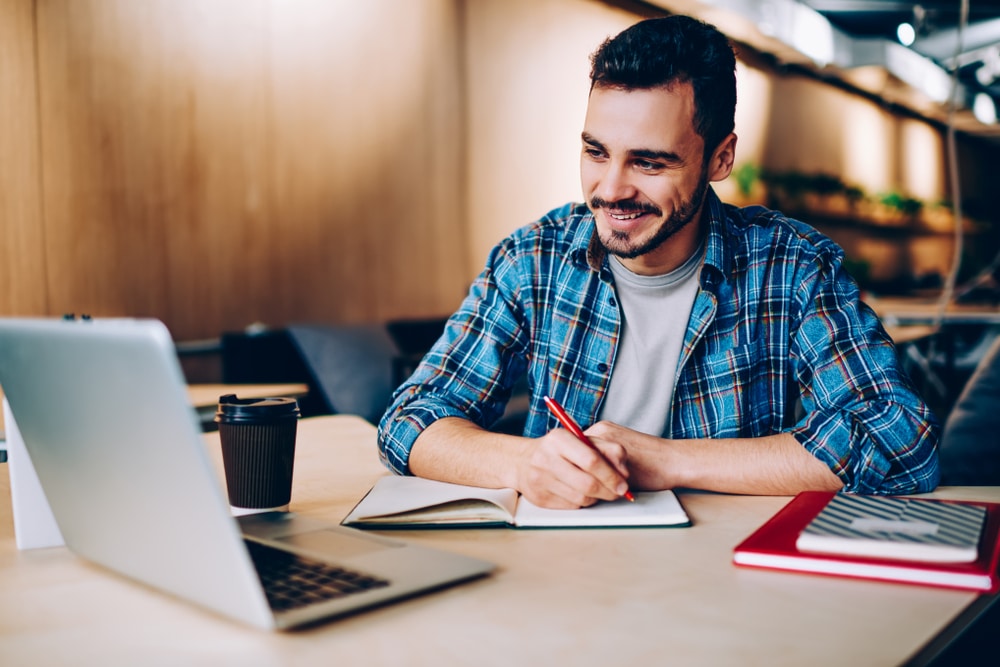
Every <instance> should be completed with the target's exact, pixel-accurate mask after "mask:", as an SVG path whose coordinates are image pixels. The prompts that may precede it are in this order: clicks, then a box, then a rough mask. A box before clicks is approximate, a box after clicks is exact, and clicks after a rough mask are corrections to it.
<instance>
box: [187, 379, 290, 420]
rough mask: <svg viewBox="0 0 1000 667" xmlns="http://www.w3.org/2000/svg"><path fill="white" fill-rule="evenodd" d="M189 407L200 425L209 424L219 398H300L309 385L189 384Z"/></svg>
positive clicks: (213, 416) (213, 417)
mask: <svg viewBox="0 0 1000 667" xmlns="http://www.w3.org/2000/svg"><path fill="white" fill-rule="evenodd" d="M187 390H188V397H189V398H190V400H191V405H193V406H194V407H195V409H196V410H197V411H198V419H200V420H201V423H202V424H203V425H204V424H210V423H211V422H212V420H213V419H215V411H216V409H217V408H218V405H219V397H220V396H224V395H225V394H236V395H237V396H239V397H240V398H268V397H270V396H283V397H288V398H302V397H303V396H305V395H306V394H308V393H309V385H306V384H299V383H292V384H189V385H188V387H187Z"/></svg>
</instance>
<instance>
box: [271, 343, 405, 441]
mask: <svg viewBox="0 0 1000 667" xmlns="http://www.w3.org/2000/svg"><path fill="white" fill-rule="evenodd" d="M287 332H288V336H289V338H290V339H291V341H292V344H293V345H294V346H295V348H296V349H297V350H298V352H299V355H300V356H301V358H302V360H303V362H304V363H305V366H306V368H307V369H308V371H309V374H310V377H311V380H312V382H311V384H312V385H313V386H315V387H316V388H317V389H318V390H319V393H320V394H321V395H322V397H323V399H324V400H325V401H326V407H327V408H328V410H329V412H330V413H334V414H336V413H347V414H354V415H358V416H360V417H363V418H365V419H367V420H368V421H369V422H371V423H373V424H377V423H378V422H379V420H380V419H381V418H382V414H383V413H384V412H385V409H386V408H387V407H388V405H389V400H390V398H391V397H392V391H393V389H394V387H395V385H394V384H393V360H394V359H395V358H396V356H397V354H398V353H397V350H396V346H395V344H394V343H393V341H392V339H391V338H390V336H389V334H388V333H387V332H386V329H385V326H384V325H381V324H378V325H368V324H364V325H325V324H295V325H290V326H289V327H288V328H287Z"/></svg>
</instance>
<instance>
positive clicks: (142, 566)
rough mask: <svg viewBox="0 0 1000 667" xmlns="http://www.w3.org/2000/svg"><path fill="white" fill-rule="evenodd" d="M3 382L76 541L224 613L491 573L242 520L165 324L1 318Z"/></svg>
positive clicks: (265, 612)
mask: <svg viewBox="0 0 1000 667" xmlns="http://www.w3.org/2000/svg"><path fill="white" fill-rule="evenodd" d="M0 386H3V389H4V393H5V394H6V397H7V399H8V400H9V402H10V408H11V411H12V413H13V417H14V418H15V419H16V420H17V426H18V428H19V431H20V434H21V436H22V438H23V441H24V445H25V446H26V450H27V453H28V455H29V457H30V463H31V464H33V466H34V470H35V471H36V472H37V475H38V480H39V481H40V482H41V487H42V489H43V491H44V492H45V496H46V498H47V499H48V502H49V505H50V506H51V509H52V514H53V516H54V517H55V520H56V522H57V523H58V527H59V530H60V531H61V533H62V536H63V538H64V539H65V543H66V545H67V546H68V547H69V548H70V549H71V550H72V551H73V552H75V553H76V554H77V555H79V556H80V557H82V558H85V559H86V560H88V561H91V562H93V563H96V564H98V565H101V566H103V567H104V568H106V569H107V570H109V571H111V572H114V573H116V574H119V575H122V576H125V577H128V578H131V579H134V580H137V581H140V582H143V583H145V584H147V585H149V586H151V587H153V588H156V589H159V590H161V591H163V592H166V593H169V594H171V595H174V596H176V597H179V598H181V599H184V600H188V601H190V602H193V603H195V604H198V605H201V606H203V607H207V608H209V609H211V610H214V611H216V612H218V613H220V614H223V615H225V616H228V617H231V618H234V619H238V620H240V621H243V622H246V623H249V624H252V625H255V626H259V627H263V628H269V629H270V628H290V627H295V626H299V625H303V624H307V623H313V622H316V621H318V620H321V619H325V618H329V617H332V616H337V615H341V614H346V613H349V612H353V611H357V610H359V609H363V608H367V607H370V606H373V605H376V604H383V603H385V602H387V601H390V600H396V599H399V598H402V597H406V596H410V595H413V594H415V593H418V592H422V591H428V590H430V589H434V588H438V587H441V586H444V585H447V584H453V583H456V582H459V581H464V580H467V579H471V578H473V577H477V576H481V575H484V574H486V573H488V572H490V571H491V570H492V569H493V565H492V564H490V563H487V562H484V561H481V560H477V559H473V558H468V557H465V556H461V555H458V554H452V553H448V552H444V551H438V550H434V549H428V548H423V547H418V546H415V545H411V544H408V543H405V542H402V541H398V540H389V539H385V538H380V537H378V536H374V535H366V534H364V533H362V532H361V531H356V530H351V529H348V528H343V527H340V526H336V525H330V524H327V523H323V522H319V521H316V520H310V519H308V518H306V517H302V516H298V515H296V514H294V513H287V512H270V513H265V514H256V515H250V516H246V517H240V519H239V520H237V519H235V518H234V517H233V516H232V515H231V513H230V508H229V504H228V502H227V500H226V494H225V489H224V484H223V482H222V480H221V479H220V478H219V475H218V474H217V473H216V471H215V469H214V468H213V466H212V464H211V461H210V458H209V456H208V451H207V445H206V443H205V441H204V440H203V438H202V434H201V430H200V428H199V425H198V420H197V416H196V414H195V411H194V409H193V408H192V407H191V406H190V405H189V404H188V397H187V392H186V388H185V382H184V377H183V374H182V372H181V369H180V364H179V362H178V360H177V357H176V353H175V351H174V345H173V341H172V340H171V337H170V334H169V332H168V331H167V329H166V327H164V325H163V324H162V323H160V322H158V321H155V320H117V319H116V320H69V321H67V320H58V319H10V318H0ZM304 578H307V579H311V580H313V581H314V582H315V581H318V580H323V581H324V582H326V583H324V586H323V591H322V592H321V593H318V594H312V593H304V592H302V591H296V590H293V589H292V588H291V584H292V583H294V582H297V581H301V580H302V579H304Z"/></svg>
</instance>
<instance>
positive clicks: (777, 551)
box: [733, 491, 1000, 593]
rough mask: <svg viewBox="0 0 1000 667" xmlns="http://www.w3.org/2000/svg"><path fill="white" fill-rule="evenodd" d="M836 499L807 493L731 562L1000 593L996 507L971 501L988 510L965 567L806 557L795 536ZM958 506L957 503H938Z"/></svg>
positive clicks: (999, 506) (826, 494)
mask: <svg viewBox="0 0 1000 667" xmlns="http://www.w3.org/2000/svg"><path fill="white" fill-rule="evenodd" d="M834 495H835V494H833V493H829V492H824V491H805V492H803V493H800V494H799V495H797V496H795V498H793V499H792V500H791V501H790V502H789V503H788V504H787V505H785V507H783V508H782V509H781V510H780V511H779V512H778V513H777V514H775V515H774V516H773V517H771V518H770V519H769V520H768V521H767V523H765V524H764V525H762V526H761V527H760V528H758V529H757V530H756V531H754V533H753V534H752V535H750V536H749V537H748V538H746V539H745V540H743V542H741V543H740V544H738V545H737V546H736V548H735V549H734V550H733V562H734V563H735V564H736V565H741V566H746V567H760V568H769V569H774V570H786V571H790V572H810V573H814V574H824V575H833V576H841V577H854V578H860V579H877V580H880V581H892V582H900V583H909V584H923V585H927V586H940V587H944V588H957V589H963V590H973V591H980V592H983V593H996V592H997V591H998V590H1000V578H998V576H997V561H998V558H1000V503H986V502H969V503H964V504H974V505H979V506H981V507H985V508H986V509H987V516H986V524H985V525H984V526H983V532H982V537H981V539H980V542H979V555H978V557H977V558H976V560H974V561H972V562H968V563H940V562H937V563H936V562H920V561H912V560H896V559H888V558H872V557H864V556H846V555H842V554H821V553H815V552H812V553H806V552H804V551H799V550H798V549H796V548H795V541H796V539H798V536H799V533H801V532H802V530H803V529H804V528H805V527H806V526H807V525H808V524H809V522H810V521H812V519H813V518H814V517H815V516H816V515H817V514H819V513H820V511H821V510H822V509H823V508H824V507H826V504H827V503H828V502H830V499H831V498H833V496H834ZM941 502H959V501H941Z"/></svg>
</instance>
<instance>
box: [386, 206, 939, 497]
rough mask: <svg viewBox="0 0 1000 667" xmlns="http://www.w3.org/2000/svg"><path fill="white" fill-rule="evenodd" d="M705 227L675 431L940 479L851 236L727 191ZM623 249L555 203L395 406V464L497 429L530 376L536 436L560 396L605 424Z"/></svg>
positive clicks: (486, 279) (496, 259)
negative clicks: (843, 239) (425, 444)
mask: <svg viewBox="0 0 1000 667" xmlns="http://www.w3.org/2000/svg"><path fill="white" fill-rule="evenodd" d="M705 222H707V238H706V254H705V262H704V265H703V267H702V269H701V275H700V278H699V279H700V289H699V291H698V294H697V296H696V297H695V301H694V306H693V308H692V311H691V316H690V319H689V321H688V325H687V333H686V335H685V338H684V346H683V350H682V352H681V359H680V362H679V364H678V368H677V371H676V377H675V384H676V386H675V390H674V396H673V403H672V409H671V417H670V423H669V426H668V428H667V432H666V433H664V434H663V435H664V437H667V438H754V437H760V436H766V435H772V434H776V433H781V432H788V433H791V434H792V435H793V436H794V437H795V438H796V439H797V440H798V441H799V442H800V443H802V445H803V446H804V447H805V448H806V449H807V450H808V451H809V452H811V453H812V454H813V455H814V456H816V457H817V458H818V459H820V460H821V461H823V462H824V463H826V464H827V465H828V466H829V467H830V469H831V470H832V471H833V472H834V473H835V474H836V475H837V476H838V477H839V478H840V479H841V481H842V482H843V484H844V489H843V490H844V491H847V492H853V493H877V494H900V493H916V492H923V491H930V490H932V489H933V488H934V487H935V486H937V483H938V477H939V471H938V458H937V440H938V432H939V426H938V424H937V421H936V420H935V418H934V416H933V414H932V413H931V412H930V410H929V409H928V407H927V406H926V405H925V404H924V402H923V401H922V400H921V399H920V397H919V396H918V395H917V393H916V392H915V390H914V388H913V386H912V384H911V382H910V380H909V379H908V377H907V376H906V375H905V374H904V373H903V372H902V371H901V369H900V367H899V364H898V361H897V357H896V352H895V349H894V347H893V344H892V342H891V339H890V338H889V337H888V335H887V334H886V333H885V331H884V329H883V328H882V326H881V324H880V323H879V320H878V318H877V317H876V315H875V314H874V312H873V311H872V310H871V309H870V308H869V307H868V306H867V305H865V304H864V303H862V302H861V301H860V299H859V294H858V289H857V286H856V285H855V283H854V281H853V280H852V279H851V278H850V277H849V276H848V274H847V272H846V271H845V269H844V266H843V252H842V251H841V249H840V248H839V247H838V246H836V245H835V244H834V243H833V242H832V241H830V240H829V239H828V238H826V237H825V236H823V235H821V234H820V233H819V232H817V231H816V230H814V229H812V228H811V227H809V226H807V225H805V224H803V223H801V222H798V221H796V220H791V219H788V218H786V217H784V216H783V215H781V214H780V213H778V212H776V211H771V210H768V209H765V208H762V207H748V208H744V209H740V208H736V207H733V206H728V205H723V204H722V203H721V202H720V201H719V199H718V197H716V195H715V194H714V192H710V193H709V195H708V197H706V208H705ZM607 262H608V259H607V257H606V256H605V253H604V251H603V248H602V247H601V246H600V244H599V243H597V241H596V237H595V227H594V220H593V216H592V214H591V213H590V211H589V210H588V209H587V208H586V206H584V205H582V204H576V205H573V204H568V205H566V206H564V207H562V208H559V209H556V210H554V211H552V212H550V213H549V214H548V215H546V216H545V217H544V218H542V219H541V220H539V221H538V222H536V223H534V224H532V225H528V226H526V227H524V228H522V229H520V230H518V231H516V232H514V233H513V234H512V235H511V236H509V237H508V238H506V239H505V240H504V241H502V242H501V243H500V244H499V245H497V246H496V247H495V248H494V249H493V251H492V252H491V254H490V256H489V259H488V261H487V265H486V268H485V270H484V271H483V272H482V274H480V276H479V277H478V278H477V279H476V280H475V282H474V283H473V285H472V287H471V289H470V291H469V294H468V296H467V297H466V298H465V300H464V302H463V303H462V305H461V307H460V308H459V310H458V312H456V313H455V315H453V316H452V317H451V319H450V320H449V322H448V325H447V327H446V329H445V332H444V334H443V336H442V337H441V339H440V340H439V341H438V342H437V343H436V344H435V345H434V347H433V348H432V349H431V351H430V352H429V353H428V354H427V356H426V357H425V358H424V360H423V361H422V362H421V364H420V366H419V367H418V368H417V370H416V372H415V373H414V374H413V376H412V377H411V378H410V379H409V380H407V381H406V382H405V383H404V384H403V385H402V386H401V387H400V388H399V389H398V390H397V391H396V393H395V395H394V398H393V402H392V404H391V405H390V407H389V409H388V411H387V412H386V414H385V416H384V417H383V418H382V421H381V424H380V427H379V454H380V456H381V458H382V460H383V462H384V463H385V465H386V466H387V467H389V468H390V469H391V470H393V471H394V472H396V473H399V474H409V469H408V465H407V462H408V458H409V453H410V448H411V447H412V445H413V442H414V440H416V438H417V436H418V435H419V434H420V432H421V431H422V430H423V429H424V428H426V427H427V426H428V425H429V424H431V423H432V422H433V421H435V420H437V419H441V418H442V417H464V418H467V419H470V420H472V421H473V422H475V423H477V424H479V425H481V426H483V427H487V428H488V427H489V426H490V425H491V424H493V423H494V422H496V421H497V420H498V419H499V418H500V417H501V416H502V414H503V411H504V408H505V406H506V403H507V401H508V399H509V397H510V395H511V391H512V389H513V387H514V384H515V382H517V381H518V380H519V379H520V378H521V377H523V376H524V374H525V373H526V374H527V380H528V384H529V386H530V390H531V399H530V401H531V403H530V411H529V415H528V419H527V424H526V426H525V432H524V434H525V435H526V436H530V437H540V436H542V435H544V434H545V433H546V432H548V431H549V430H551V429H553V428H555V427H556V426H557V423H556V421H555V419H554V418H553V417H552V416H551V415H550V414H549V412H548V410H547V409H546V408H545V405H544V403H543V402H542V397H543V396H545V395H549V396H552V397H553V398H555V399H556V400H558V401H559V402H560V403H562V405H563V406H564V407H565V408H566V410H567V412H569V413H570V414H571V415H572V416H573V417H574V418H575V419H576V420H577V421H578V422H579V423H581V424H584V425H586V424H591V423H593V422H594V420H595V419H596V416H597V414H598V410H599V409H600V407H601V403H602V401H603V400H604V396H605V392H606V391H607V388H608V384H609V379H610V375H611V368H612V367H613V366H614V360H615V351H616V349H617V343H618V338H619V334H620V330H621V318H620V314H619V308H618V301H617V298H616V296H615V288H614V281H613V278H612V275H611V270H610V269H609V268H608V264H607ZM625 426H627V424H625ZM705 446H706V447H710V446H711V444H710V443H706V444H705ZM747 446H748V447H752V446H753V445H752V444H748V445H747Z"/></svg>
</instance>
